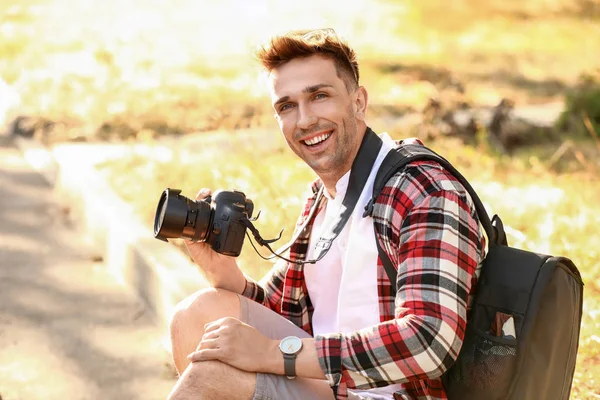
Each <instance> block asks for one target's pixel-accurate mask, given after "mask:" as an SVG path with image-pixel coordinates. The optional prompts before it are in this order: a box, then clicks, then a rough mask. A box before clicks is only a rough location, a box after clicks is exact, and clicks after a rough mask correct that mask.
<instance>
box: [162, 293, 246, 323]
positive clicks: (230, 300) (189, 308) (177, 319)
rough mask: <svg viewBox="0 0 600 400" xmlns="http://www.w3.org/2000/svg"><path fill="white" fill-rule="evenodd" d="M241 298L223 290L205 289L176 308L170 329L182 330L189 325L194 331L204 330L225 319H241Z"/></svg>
mask: <svg viewBox="0 0 600 400" xmlns="http://www.w3.org/2000/svg"><path fill="white" fill-rule="evenodd" d="M239 310H240V305H239V297H238V295H237V294H235V293H233V292H229V291H227V290H221V289H214V288H209V289H203V290H200V291H198V292H196V293H194V294H192V295H191V296H189V297H187V298H186V299H184V300H183V301H181V302H180V303H179V304H177V306H176V307H175V312H174V313H173V316H172V317H171V321H170V328H171V331H173V329H180V328H181V327H182V326H186V325H189V326H190V327H193V328H194V329H201V330H203V329H204V324H207V323H209V322H212V321H214V320H217V319H219V318H223V317H235V318H239V314H240V311H239Z"/></svg>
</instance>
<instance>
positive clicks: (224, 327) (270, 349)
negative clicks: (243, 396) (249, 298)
mask: <svg viewBox="0 0 600 400" xmlns="http://www.w3.org/2000/svg"><path fill="white" fill-rule="evenodd" d="M188 359H189V360H190V361H191V362H198V361H209V360H218V361H221V362H223V363H225V364H228V365H231V366H232V367H235V368H238V369H241V370H244V371H248V372H263V373H271V374H283V355H282V354H281V352H280V351H279V341H277V340H273V339H269V338H268V337H266V336H264V335H263V334H262V333H260V332H259V331H258V330H257V329H255V328H254V327H252V326H250V325H248V324H245V323H243V322H241V321H240V320H238V319H236V318H231V317H227V318H221V319H219V320H216V321H214V322H211V323H210V324H206V325H205V327H204V336H202V340H201V342H200V344H199V345H198V348H197V349H196V351H195V352H193V353H192V354H190V355H189V356H188Z"/></svg>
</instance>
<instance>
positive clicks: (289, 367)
mask: <svg viewBox="0 0 600 400" xmlns="http://www.w3.org/2000/svg"><path fill="white" fill-rule="evenodd" d="M283 370H284V373H285V376H287V377H288V378H289V379H294V378H295V377H296V354H285V353H283Z"/></svg>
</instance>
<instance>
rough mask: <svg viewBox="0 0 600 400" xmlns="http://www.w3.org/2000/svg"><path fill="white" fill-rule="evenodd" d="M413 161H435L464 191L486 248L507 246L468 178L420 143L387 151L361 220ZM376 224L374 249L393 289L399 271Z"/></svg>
mask: <svg viewBox="0 0 600 400" xmlns="http://www.w3.org/2000/svg"><path fill="white" fill-rule="evenodd" d="M415 161H435V162H437V163H438V164H440V165H441V166H442V167H443V168H444V169H446V170H447V171H448V172H450V173H451V174H452V176H454V177H455V178H456V179H457V180H458V181H459V182H460V183H461V184H462V185H463V186H464V188H465V189H466V190H467V192H468V193H469V195H470V196H471V198H472V199H473V203H474V205H475V210H476V212H477V216H478V217H479V221H480V222H481V225H482V226H483V229H484V230H485V232H486V234H487V237H488V240H489V247H493V246H495V245H498V244H501V245H506V244H507V243H506V235H505V233H504V227H503V226H502V221H501V220H500V218H499V217H498V216H497V215H495V216H494V218H493V219H492V220H490V218H489V216H488V214H487V211H486V210H485V207H484V206H483V203H482V202H481V200H480V199H479V196H477V193H476V192H475V190H474V189H473V187H472V186H471V184H470V183H469V182H468V181H467V179H466V178H465V177H464V176H463V175H462V174H461V173H460V172H458V170H456V168H454V166H453V165H452V164H451V163H450V162H449V161H448V160H446V159H445V158H444V157H442V156H440V155H439V154H437V153H436V152H434V151H433V150H431V149H429V148H428V147H426V146H423V145H420V144H402V143H400V145H399V146H397V147H395V148H394V149H392V150H390V152H389V153H388V154H387V156H386V157H385V159H384V160H383V162H382V163H381V166H380V167H379V170H378V171H377V175H376V177H375V183H374V184H373V195H372V197H371V199H370V200H369V202H368V203H367V206H366V207H365V212H364V214H363V217H366V216H372V215H373V208H374V205H375V202H376V201H377V198H378V197H379V195H380V194H381V192H382V190H383V188H384V187H385V185H386V184H387V182H388V181H389V180H390V179H391V178H392V177H393V176H394V175H395V174H396V173H397V172H399V171H401V170H402V169H403V168H404V167H406V166H407V165H408V164H410V163H412V162H415ZM374 225H375V235H376V240H375V242H376V243H377V250H378V252H379V257H380V258H381V261H382V263H383V266H384V268H385V271H386V273H387V275H388V278H389V280H390V282H391V284H392V286H393V287H394V289H396V277H397V274H398V271H397V270H396V268H394V266H393V265H392V262H391V260H390V259H389V257H388V255H387V253H386V252H385V251H384V250H383V248H382V247H381V233H380V232H378V230H377V228H376V224H374Z"/></svg>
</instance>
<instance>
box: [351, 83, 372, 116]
mask: <svg viewBox="0 0 600 400" xmlns="http://www.w3.org/2000/svg"><path fill="white" fill-rule="evenodd" d="M355 95H356V99H355V100H354V114H355V116H356V119H358V120H360V121H364V120H365V118H366V115H367V106H368V104H369V93H367V89H365V87H364V86H359V87H358V89H356V92H355Z"/></svg>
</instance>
